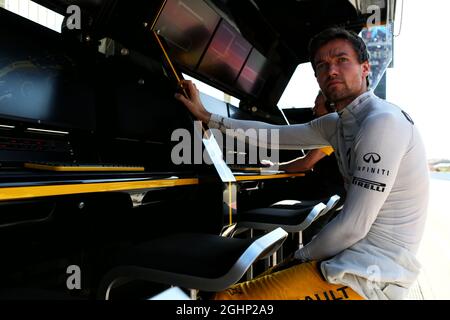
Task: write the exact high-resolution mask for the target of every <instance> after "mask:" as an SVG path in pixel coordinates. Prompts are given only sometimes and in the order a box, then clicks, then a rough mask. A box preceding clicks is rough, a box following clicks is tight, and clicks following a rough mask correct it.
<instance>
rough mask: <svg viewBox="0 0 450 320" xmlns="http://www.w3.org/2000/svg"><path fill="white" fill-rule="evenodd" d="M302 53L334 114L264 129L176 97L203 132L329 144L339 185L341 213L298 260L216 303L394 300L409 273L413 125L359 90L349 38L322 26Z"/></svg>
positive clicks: (418, 190) (422, 190) (414, 189)
mask: <svg viewBox="0 0 450 320" xmlns="http://www.w3.org/2000/svg"><path fill="white" fill-rule="evenodd" d="M310 55H311V63H312V65H313V68H314V71H315V75H316V78H317V81H318V83H319V86H320V88H321V90H322V92H323V93H324V95H325V96H326V98H327V100H329V101H331V102H332V103H334V106H335V108H336V110H337V112H335V113H331V114H328V115H325V116H323V117H320V118H318V119H316V120H313V121H311V122H310V123H307V124H301V125H291V126H274V125H269V124H265V123H261V122H255V121H241V120H233V119H228V118H224V117H221V116H218V115H215V114H210V113H209V112H207V111H206V109H205V108H204V107H203V105H202V103H201V101H200V99H199V94H198V90H197V89H196V88H195V86H194V85H193V84H192V83H191V82H189V81H186V82H185V83H184V86H185V87H186V88H187V91H188V94H189V97H187V98H186V97H184V96H181V95H176V98H177V99H179V100H180V101H181V102H183V103H184V104H185V105H186V106H187V107H188V109H189V110H190V111H191V112H192V113H193V114H194V115H195V116H196V117H197V118H198V119H199V120H201V121H203V122H205V123H207V124H208V125H209V127H210V128H219V129H221V130H225V129H226V128H231V129H236V128H242V129H243V130H247V129H249V128H253V129H259V128H264V129H272V130H279V141H261V140H260V141H250V143H268V144H269V145H271V146H272V147H278V148H281V149H298V148H305V149H314V148H320V147H324V146H332V147H333V149H334V150H335V154H336V158H337V160H338V164H339V169H340V171H341V174H342V176H343V178H344V182H345V187H346V190H347V197H346V200H345V204H344V209H343V210H342V212H341V213H340V214H338V215H337V216H336V217H335V218H334V219H333V220H332V221H331V222H330V223H329V224H327V225H326V226H325V227H324V228H323V229H322V230H321V231H320V232H319V233H318V234H317V236H316V237H315V238H313V239H312V241H311V242H309V243H308V244H307V245H306V246H304V247H303V248H301V249H299V250H298V251H296V252H295V255H294V256H295V259H296V261H298V264H295V265H294V266H291V267H289V268H287V269H284V270H281V271H278V272H275V273H272V274H270V275H267V276H264V277H259V278H257V279H254V280H252V281H249V282H244V283H241V284H237V285H235V286H234V287H232V288H230V289H229V290H226V291H224V292H221V293H218V294H217V295H216V298H217V299H315V298H314V297H316V298H317V299H324V298H327V299H328V298H329V297H330V296H331V295H333V297H336V296H337V294H338V293H339V294H341V295H340V297H342V298H354V299H358V298H364V299H401V298H404V297H405V295H406V294H407V292H408V288H409V287H410V286H411V285H412V284H413V282H414V281H415V280H416V278H417V275H418V273H419V270H420V264H419V263H418V261H417V260H416V258H415V255H416V253H417V250H418V247H419V243H420V240H421V237H422V234H423V230H424V224H425V217H426V209H427V202H428V169H427V162H426V155H425V150H424V146H423V143H422V140H421V138H420V136H419V133H418V131H417V128H416V127H415V126H414V123H413V121H412V120H411V118H410V117H409V116H408V115H407V114H406V113H405V112H403V111H402V110H401V109H400V108H398V107H397V106H395V105H392V104H390V103H388V102H386V101H384V100H382V99H380V98H378V97H376V96H375V95H374V94H373V92H372V91H369V90H368V80H367V78H368V74H369V71H370V66H369V62H368V58H369V56H368V53H367V49H366V46H365V44H364V42H363V40H362V39H361V38H359V37H358V36H357V35H356V34H354V33H352V32H349V31H346V30H344V29H339V28H331V29H327V30H325V31H323V32H321V33H320V34H318V35H317V36H315V37H314V38H313V39H312V40H311V43H310ZM233 132H234V133H235V134H236V135H237V137H238V138H245V137H239V132H242V131H239V130H237V131H233ZM269 137H270V135H269ZM247 138H248V137H247ZM258 139H262V137H261V136H260V137H258ZM267 140H269V138H267ZM276 144H278V145H276ZM321 281H322V282H324V283H322V282H321ZM327 285H329V286H330V287H327ZM343 288H344V289H343ZM333 290H334V291H333ZM339 290H340V291H339ZM342 290H346V291H345V292H344V291H342ZM328 291H329V293H328ZM349 291H350V293H351V294H350V293H349ZM332 292H334V293H332ZM323 293H328V294H327V295H326V297H324V295H323Z"/></svg>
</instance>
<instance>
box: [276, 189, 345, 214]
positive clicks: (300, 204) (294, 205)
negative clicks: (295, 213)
mask: <svg viewBox="0 0 450 320" xmlns="http://www.w3.org/2000/svg"><path fill="white" fill-rule="evenodd" d="M340 200H341V197H340V196H339V195H337V194H335V195H332V196H331V197H327V198H323V199H319V200H282V201H278V202H276V203H274V204H272V205H270V208H277V209H303V208H311V207H314V206H315V205H317V204H319V203H321V202H322V203H325V204H326V206H327V208H326V209H325V210H324V211H323V212H322V213H321V216H323V215H325V214H327V213H328V212H331V211H333V210H335V209H336V208H337V205H338V203H339V201H340Z"/></svg>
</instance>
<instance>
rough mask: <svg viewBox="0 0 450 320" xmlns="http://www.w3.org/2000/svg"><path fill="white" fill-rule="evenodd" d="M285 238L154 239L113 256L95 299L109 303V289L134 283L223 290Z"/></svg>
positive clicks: (277, 231) (278, 231)
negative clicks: (135, 281)
mask: <svg viewBox="0 0 450 320" xmlns="http://www.w3.org/2000/svg"><path fill="white" fill-rule="evenodd" d="M287 235H288V234H287V233H286V232H285V231H284V230H283V229H281V228H277V229H275V230H273V231H271V232H269V233H267V234H265V235H263V236H261V237H259V238H253V239H237V238H227V237H222V236H219V235H212V234H174V235H170V236H166V237H162V238H158V239H154V240H151V241H148V242H145V243H142V244H139V245H136V246H134V247H132V248H130V249H128V250H125V251H122V252H120V253H119V254H118V255H117V257H116V259H115V260H116V265H117V267H115V268H114V269H112V270H111V271H109V272H108V273H107V274H106V275H105V276H104V278H103V280H102V281H101V284H100V287H99V290H98V297H99V298H100V299H105V298H106V299H109V296H110V292H111V290H112V288H113V287H115V286H120V285H123V284H125V283H127V282H130V281H133V280H143V281H151V282H157V283H163V284H167V285H172V286H178V287H181V288H186V289H198V290H203V291H211V292H217V291H222V290H225V289H227V288H228V287H230V286H231V285H233V284H235V283H236V282H237V281H239V280H240V279H241V278H242V276H243V275H244V274H245V272H246V271H247V270H248V269H249V268H250V266H251V265H252V264H253V262H255V261H256V260H257V259H262V258H266V257H268V256H270V255H271V254H272V253H273V252H276V250H277V249H278V248H279V247H280V246H281V245H282V243H283V242H284V240H285V239H286V238H287Z"/></svg>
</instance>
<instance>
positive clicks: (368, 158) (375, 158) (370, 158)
mask: <svg viewBox="0 0 450 320" xmlns="http://www.w3.org/2000/svg"><path fill="white" fill-rule="evenodd" d="M363 160H364V161H365V162H367V163H371V162H372V163H378V162H380V160H381V157H380V155H379V154H378V153H375V152H370V153H366V154H365V155H364V157H363Z"/></svg>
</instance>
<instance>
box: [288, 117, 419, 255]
mask: <svg viewBox="0 0 450 320" xmlns="http://www.w3.org/2000/svg"><path fill="white" fill-rule="evenodd" d="M405 122H406V123H405ZM410 128H411V127H410V125H409V123H408V122H407V121H399V119H397V118H396V117H395V116H394V115H392V114H389V113H387V114H381V115H377V116H375V117H373V118H372V119H367V120H366V124H363V127H362V130H361V131H360V134H359V136H358V137H356V139H355V144H354V153H353V154H354V157H355V159H354V167H353V168H352V169H353V172H352V181H350V187H349V189H348V192H347V197H346V201H345V205H344V209H343V210H342V212H341V213H340V214H339V215H338V216H337V217H335V218H334V219H333V220H332V221H331V222H330V223H328V224H327V225H326V226H325V227H324V228H323V229H322V231H321V232H320V233H319V234H318V235H317V236H316V237H315V238H314V239H313V240H312V241H311V242H310V243H309V244H308V245H306V246H305V247H303V248H302V249H300V250H298V251H297V252H296V254H295V256H296V258H298V259H301V260H304V261H307V260H322V259H326V258H330V257H332V256H334V255H336V254H338V253H339V252H341V251H343V250H345V249H347V248H349V247H350V246H352V245H353V244H355V243H356V242H358V241H359V240H361V239H363V238H364V237H365V236H366V235H367V233H368V232H369V230H370V228H371V226H372V224H373V222H374V221H375V219H376V218H377V215H378V213H379V211H380V209H381V207H382V206H383V204H384V203H385V201H386V198H387V197H388V195H389V193H390V192H391V189H392V187H393V185H394V183H395V180H396V175H397V172H398V169H399V166H400V163H401V160H402V157H403V156H404V154H405V152H406V150H407V147H408V143H409V141H410V137H411V129H410Z"/></svg>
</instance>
